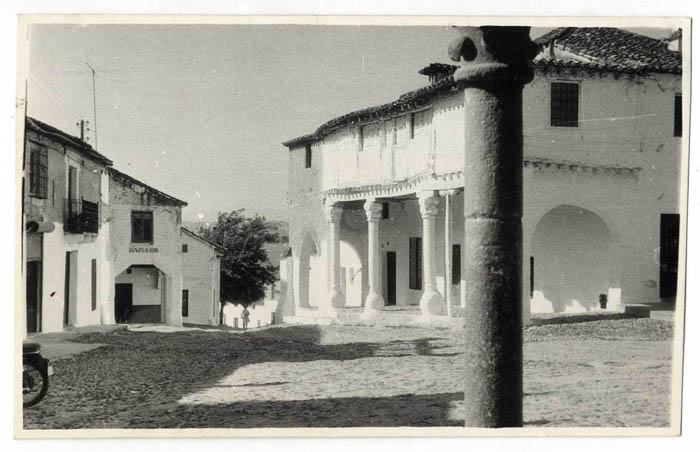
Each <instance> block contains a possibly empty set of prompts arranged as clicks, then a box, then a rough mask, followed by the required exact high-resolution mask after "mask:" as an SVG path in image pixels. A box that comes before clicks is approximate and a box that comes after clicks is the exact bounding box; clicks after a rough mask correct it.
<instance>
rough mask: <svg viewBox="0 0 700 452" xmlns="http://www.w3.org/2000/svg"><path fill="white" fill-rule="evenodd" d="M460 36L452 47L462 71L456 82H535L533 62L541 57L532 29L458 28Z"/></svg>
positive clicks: (455, 59) (454, 58) (451, 55)
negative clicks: (538, 54)
mask: <svg viewBox="0 0 700 452" xmlns="http://www.w3.org/2000/svg"><path fill="white" fill-rule="evenodd" d="M455 29H456V30H457V33H458V36H457V38H455V39H454V40H453V41H452V42H451V43H450V46H449V48H448V54H449V56H450V59H452V61H455V62H458V63H459V64H460V68H459V69H457V70H456V71H455V73H454V80H455V81H456V82H463V83H475V82H486V81H497V80H500V81H504V82H507V83H509V84H512V83H514V82H515V83H518V84H525V83H528V82H530V81H531V80H532V76H533V70H532V68H530V67H529V65H528V64H529V62H530V61H531V60H532V59H533V58H534V57H535V55H536V54H537V46H536V45H535V44H534V43H533V42H532V41H531V40H530V27H505V26H485V27H455Z"/></svg>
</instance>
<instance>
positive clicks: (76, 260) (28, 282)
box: [22, 118, 112, 333]
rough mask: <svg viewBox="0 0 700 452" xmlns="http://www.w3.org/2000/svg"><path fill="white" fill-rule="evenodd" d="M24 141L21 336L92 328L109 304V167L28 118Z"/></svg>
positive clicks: (68, 137)
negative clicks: (23, 320)
mask: <svg viewBox="0 0 700 452" xmlns="http://www.w3.org/2000/svg"><path fill="white" fill-rule="evenodd" d="M24 139H25V144H24V151H23V158H24V178H23V179H24V188H23V190H24V199H23V203H22V205H23V217H24V225H25V234H24V235H23V238H24V246H23V253H24V259H23V266H24V269H23V270H24V274H25V275H26V279H25V290H26V293H25V307H26V325H25V326H26V332H27V333H34V332H39V331H42V332H51V331H61V330H62V329H63V328H64V327H66V326H83V325H90V324H94V323H99V322H100V316H101V312H102V309H103V304H104V303H105V301H106V299H107V298H108V296H109V295H108V294H109V287H108V285H107V284H106V281H107V280H108V275H109V266H108V265H105V255H106V252H107V240H108V234H109V233H108V232H106V231H105V228H104V225H105V215H106V212H105V203H106V201H107V193H108V183H107V167H109V166H110V165H111V164H112V162H111V161H110V160H109V159H108V158H107V157H105V156H103V155H101V154H99V153H98V152H96V151H95V150H94V149H93V148H92V147H91V146H90V145H89V144H87V143H85V142H83V141H82V140H80V139H79V138H77V137H74V136H71V135H68V134H66V133H64V132H62V131H60V130H58V129H56V128H55V127H52V126H50V125H48V124H45V123H43V122H41V121H38V120H36V119H33V118H27V120H26V122H25V134H24Z"/></svg>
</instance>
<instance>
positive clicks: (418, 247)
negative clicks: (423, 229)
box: [408, 237, 423, 290]
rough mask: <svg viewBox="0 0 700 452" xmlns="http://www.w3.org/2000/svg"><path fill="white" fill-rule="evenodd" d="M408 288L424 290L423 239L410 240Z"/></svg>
mask: <svg viewBox="0 0 700 452" xmlns="http://www.w3.org/2000/svg"><path fill="white" fill-rule="evenodd" d="M408 288H409V289H414V290H421V289H422V288H423V239H422V238H421V237H409V238H408Z"/></svg>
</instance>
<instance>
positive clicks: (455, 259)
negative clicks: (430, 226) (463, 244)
mask: <svg viewBox="0 0 700 452" xmlns="http://www.w3.org/2000/svg"><path fill="white" fill-rule="evenodd" d="M461 280H462V250H461V248H460V246H459V245H452V284H459V282H460V281H461Z"/></svg>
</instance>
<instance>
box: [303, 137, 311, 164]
mask: <svg viewBox="0 0 700 452" xmlns="http://www.w3.org/2000/svg"><path fill="white" fill-rule="evenodd" d="M304 149H305V152H306V161H305V165H306V166H305V168H311V143H308V144H307V145H306V147H305V148H304Z"/></svg>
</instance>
